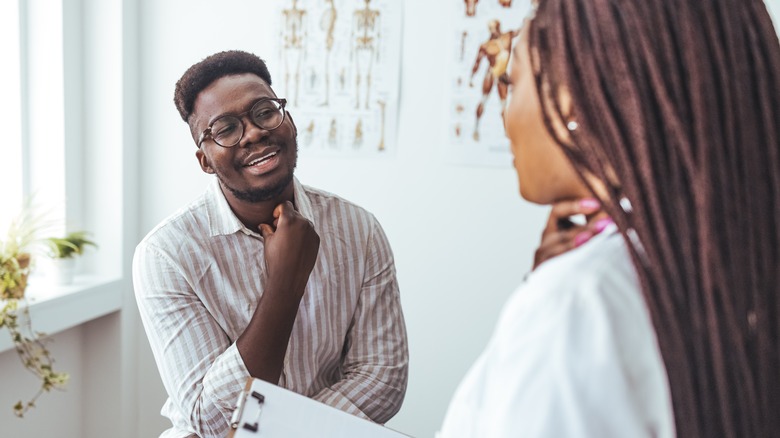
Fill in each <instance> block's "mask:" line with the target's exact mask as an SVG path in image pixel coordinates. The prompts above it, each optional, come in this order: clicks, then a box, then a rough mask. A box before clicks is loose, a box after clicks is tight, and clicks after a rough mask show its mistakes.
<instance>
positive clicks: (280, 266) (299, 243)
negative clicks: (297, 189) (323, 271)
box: [260, 201, 320, 301]
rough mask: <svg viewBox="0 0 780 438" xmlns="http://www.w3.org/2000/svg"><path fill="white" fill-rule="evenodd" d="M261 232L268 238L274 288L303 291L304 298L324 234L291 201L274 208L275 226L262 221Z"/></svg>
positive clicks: (269, 273)
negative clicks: (321, 236)
mask: <svg viewBox="0 0 780 438" xmlns="http://www.w3.org/2000/svg"><path fill="white" fill-rule="evenodd" d="M260 232H261V233H262V235H263V239H264V240H265V264H266V267H267V268H268V280H269V283H270V284H269V286H271V287H272V289H271V290H272V291H273V290H280V291H290V292H294V293H296V294H300V295H299V296H297V297H296V298H298V301H300V298H301V297H302V296H303V291H304V289H305V287H306V283H307V282H308V281H309V275H310V274H311V271H312V269H314V263H315V262H316V261H317V252H318V251H319V248H320V236H319V235H317V232H316V231H315V230H314V226H313V225H312V223H311V222H310V221H309V220H308V219H306V218H305V217H303V216H301V214H300V213H298V212H297V211H295V208H294V207H293V205H292V203H290V202H289V201H287V202H285V203H283V204H279V205H278V206H277V207H276V208H275V209H274V223H273V226H271V225H269V224H260Z"/></svg>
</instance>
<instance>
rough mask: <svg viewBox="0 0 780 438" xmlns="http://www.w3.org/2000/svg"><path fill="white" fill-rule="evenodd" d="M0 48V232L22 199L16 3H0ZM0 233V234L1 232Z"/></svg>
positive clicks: (15, 211) (5, 226) (3, 230)
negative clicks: (0, 131) (0, 121)
mask: <svg viewBox="0 0 780 438" xmlns="http://www.w3.org/2000/svg"><path fill="white" fill-rule="evenodd" d="M0 50H2V52H0V53H3V68H2V69H0V79H1V80H2V82H0V83H2V84H3V87H2V88H0V93H2V94H1V95H2V98H0V102H2V105H0V111H2V112H1V113H0V120H2V126H3V129H2V133H3V138H2V141H0V151H2V152H0V157H2V158H0V163H2V169H0V193H2V197H1V198H0V233H2V234H4V233H5V230H6V229H7V225H8V223H9V221H10V220H11V219H12V218H13V217H14V216H15V215H16V214H17V213H18V211H19V208H20V206H21V204H22V198H23V196H24V195H23V183H22V181H23V179H22V178H23V174H22V169H23V165H22V163H23V161H22V160H23V157H22V117H21V114H22V104H21V88H22V87H21V81H20V79H21V75H20V61H19V59H20V57H19V54H20V50H19V4H18V2H16V1H3V2H0ZM2 234H0V235H2Z"/></svg>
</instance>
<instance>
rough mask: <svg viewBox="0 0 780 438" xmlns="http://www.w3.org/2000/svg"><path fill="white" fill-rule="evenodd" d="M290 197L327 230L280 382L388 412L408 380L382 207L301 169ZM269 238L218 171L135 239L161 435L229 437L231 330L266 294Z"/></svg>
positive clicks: (235, 362) (238, 364)
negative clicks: (244, 219) (312, 182)
mask: <svg viewBox="0 0 780 438" xmlns="http://www.w3.org/2000/svg"><path fill="white" fill-rule="evenodd" d="M294 184H295V205H296V208H297V209H298V211H299V212H300V213H301V214H302V215H303V216H304V217H306V218H307V219H309V220H311V221H312V223H314V227H315V229H316V230H317V233H318V234H319V236H320V242H321V243H320V250H319V254H318V256H317V262H316V264H315V267H314V270H313V271H312V274H311V276H310V278H309V283H308V285H307V286H306V293H305V295H304V297H303V299H302V301H301V304H300V307H299V309H298V315H297V318H296V322H295V325H294V327H293V331H292V334H291V337H290V342H289V345H288V348H287V355H286V357H285V363H284V369H283V372H282V377H281V379H280V381H279V385H280V386H282V387H285V388H288V389H290V390H292V391H295V392H298V393H300V394H303V395H306V396H309V397H311V398H313V399H316V400H319V401H322V402H323V403H326V404H328V405H331V406H334V407H336V408H338V409H341V410H344V411H346V412H350V413H352V414H354V415H358V416H361V417H364V418H368V419H371V420H373V421H376V422H379V423H384V422H385V421H387V420H388V419H390V418H391V417H392V416H393V415H395V413H396V412H398V410H399V409H400V407H401V402H402V401H403V397H404V393H405V391H406V383H407V368H408V349H407V342H406V328H405V325H404V318H403V313H402V311H401V303H400V297H399V292H398V282H397V280H396V272H395V265H394V261H393V255H392V251H391V249H390V245H389V243H388V241H387V238H386V236H385V234H384V231H383V230H382V228H381V226H380V225H379V223H378V222H377V220H376V218H375V217H374V216H373V215H371V214H370V213H368V212H367V211H365V210H364V209H362V208H360V207H358V206H356V205H354V204H352V203H350V202H348V201H345V200H343V199H341V198H339V197H337V196H335V195H332V194H329V193H326V192H323V191H320V190H316V189H313V188H310V187H306V186H303V185H301V184H300V182H298V180H297V179H296V180H295V181H294ZM264 267H265V262H264V258H263V238H262V236H260V235H259V234H258V233H256V232H254V231H252V230H249V229H247V228H246V227H245V226H244V225H243V224H242V223H241V222H240V221H239V220H238V219H237V218H236V216H235V215H234V214H233V212H232V211H231V210H230V207H229V205H228V204H227V201H226V200H225V198H224V196H223V195H222V192H221V189H220V187H219V184H218V182H217V180H216V179H215V181H214V183H213V184H212V185H211V186H209V188H208V189H207V190H206V192H205V193H204V194H203V195H202V196H201V197H200V198H198V199H197V200H196V201H194V202H193V203H191V204H190V205H189V206H187V207H185V208H183V209H182V210H180V211H179V212H177V213H176V214H174V215H173V216H171V217H170V218H168V219H166V220H165V221H163V222H162V223H161V224H160V225H158V226H157V227H156V228H155V229H153V230H152V231H151V232H150V233H149V234H148V235H147V236H146V237H145V238H144V239H143V241H142V242H141V243H140V244H139V245H138V247H137V248H136V252H135V258H134V260H133V283H134V287H135V294H136V300H137V303H138V308H139V310H140V313H141V319H142V321H143V325H144V328H145V329H146V333H147V336H148V338H149V343H150V345H151V347H152V352H153V353H154V357H155V360H156V362H157V366H158V369H159V371H160V376H161V377H162V381H163V384H164V385H165V388H166V390H167V392H168V395H169V398H168V400H167V402H166V403H165V405H164V406H163V409H162V412H161V413H162V414H163V415H164V416H167V417H168V418H170V419H171V421H172V423H173V428H172V429H169V430H168V431H166V432H164V433H163V434H162V435H161V436H162V437H188V436H192V435H193V434H194V435H197V436H202V437H220V438H222V437H224V436H225V435H226V432H227V427H228V421H229V418H230V415H231V413H232V410H233V408H234V405H235V402H236V399H237V396H238V393H239V392H240V390H241V388H243V386H244V383H245V382H246V379H247V378H248V377H250V376H249V373H248V371H247V369H246V367H245V365H244V362H243V360H242V359H241V356H240V354H239V352H238V350H237V348H236V345H235V341H236V339H237V338H238V336H239V335H240V334H241V333H242V331H243V330H244V328H245V327H246V326H247V324H248V323H249V320H250V318H251V316H252V314H253V313H254V309H255V307H256V305H257V302H258V300H259V298H260V297H261V296H262V294H263V284H264V274H265V268H264Z"/></svg>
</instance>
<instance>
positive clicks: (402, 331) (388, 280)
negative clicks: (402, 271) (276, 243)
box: [313, 217, 409, 423]
mask: <svg viewBox="0 0 780 438" xmlns="http://www.w3.org/2000/svg"><path fill="white" fill-rule="evenodd" d="M345 350H346V356H345V358H344V363H343V371H344V378H343V379H342V380H340V381H339V382H336V383H335V384H333V385H331V386H330V387H326V388H324V389H323V390H321V391H320V392H319V393H318V394H316V395H315V396H314V397H313V398H314V399H315V400H318V401H321V402H323V403H326V404H328V405H330V406H334V407H336V408H339V409H342V410H344V411H347V412H349V413H352V414H354V415H357V416H360V417H363V418H368V419H370V420H372V421H374V422H377V423H384V422H386V421H387V420H389V419H390V418H392V417H393V415H395V414H396V413H397V412H398V410H399V409H400V408H401V403H402V402H403V398H404V394H405V393H406V384H407V377H408V364H409V352H408V347H407V340H406V325H405V323H404V317H403V313H402V311H401V301H400V296H399V291H398V281H397V280H396V272H395V264H394V261H393V254H392V251H391V249H390V245H389V243H388V241H387V237H386V236H385V233H384V231H383V230H382V228H381V226H380V225H379V223H378V222H377V221H376V219H375V218H373V217H372V227H371V233H370V235H369V239H368V248H367V252H366V270H365V275H364V278H363V284H362V287H361V291H360V298H359V299H358V305H357V309H356V311H355V314H354V317H353V320H352V325H351V327H350V330H349V333H348V334H347V338H346V340H345Z"/></svg>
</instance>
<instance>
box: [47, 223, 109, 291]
mask: <svg viewBox="0 0 780 438" xmlns="http://www.w3.org/2000/svg"><path fill="white" fill-rule="evenodd" d="M45 242H46V243H47V244H48V246H49V249H50V254H49V255H50V256H51V257H52V259H53V261H54V265H55V269H54V280H55V283H56V284H59V285H68V284H71V283H72V282H73V275H74V273H75V271H76V257H77V256H79V255H81V254H83V253H84V248H85V247H87V246H94V247H97V244H95V242H93V241H91V240H89V239H88V238H87V232H85V231H74V232H72V233H68V234H67V235H66V236H65V237H49V238H47V239H45Z"/></svg>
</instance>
